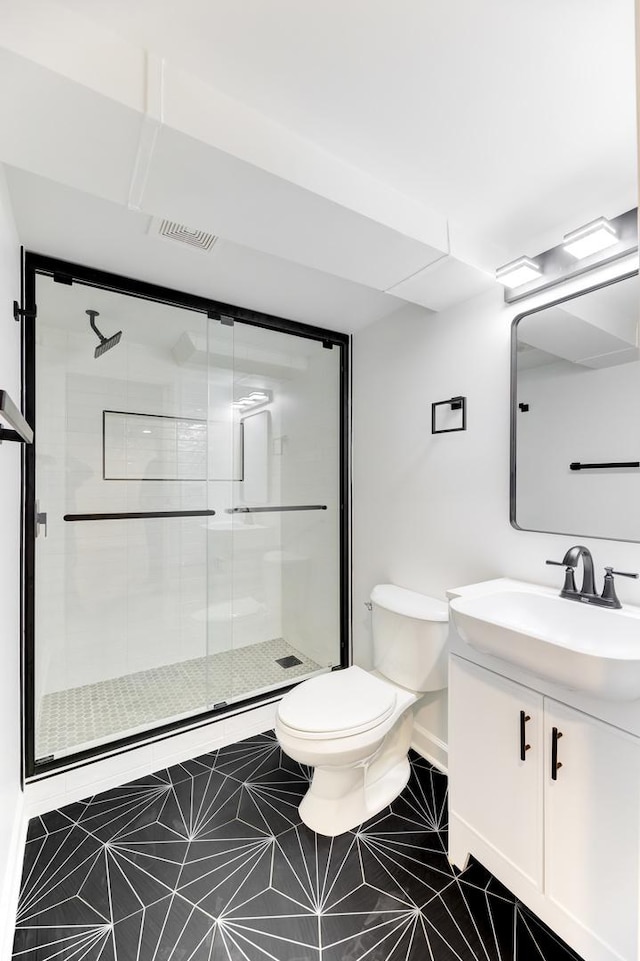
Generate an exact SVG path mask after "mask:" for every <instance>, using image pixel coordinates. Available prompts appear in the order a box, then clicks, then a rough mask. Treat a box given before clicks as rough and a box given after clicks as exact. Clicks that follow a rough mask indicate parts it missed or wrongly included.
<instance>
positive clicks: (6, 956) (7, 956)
mask: <svg viewBox="0 0 640 961" xmlns="http://www.w3.org/2000/svg"><path fill="white" fill-rule="evenodd" d="M28 826H29V818H28V817H27V813H26V808H25V804H24V795H23V794H22V793H20V797H19V800H18V803H17V805H16V812H15V817H14V821H13V828H12V831H11V845H10V848H9V854H8V857H7V860H6V863H5V865H4V877H3V878H2V879H1V890H0V893H1V897H0V961H11V955H12V954H13V935H14V930H15V926H16V914H17V912H18V897H19V895H20V881H21V879H22V863H23V860H24V846H25V842H26V839H27V828H28Z"/></svg>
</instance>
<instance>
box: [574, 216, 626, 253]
mask: <svg viewBox="0 0 640 961" xmlns="http://www.w3.org/2000/svg"><path fill="white" fill-rule="evenodd" d="M617 243H618V235H617V233H616V232H615V230H614V229H613V227H612V226H611V224H610V223H609V221H608V220H607V218H606V217H598V219H597V220H592V221H591V223H589V224H585V226H584V227H579V228H578V229H577V230H572V231H571V233H568V234H565V235H564V243H563V244H562V246H563V248H564V249H565V250H566V252H567V253H568V254H571V256H572V257H575V258H576V260H582V258H583V257H590V256H591V255H592V254H597V253H599V252H600V251H601V250H606V249H607V247H613V245H614V244H617Z"/></svg>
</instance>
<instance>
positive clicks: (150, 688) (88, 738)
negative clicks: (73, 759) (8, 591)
mask: <svg viewBox="0 0 640 961" xmlns="http://www.w3.org/2000/svg"><path fill="white" fill-rule="evenodd" d="M37 297H38V323H37V343H36V369H37V380H36V422H37V431H36V496H37V502H38V512H39V513H40V514H41V515H43V516H44V515H46V520H47V524H46V528H45V526H44V524H43V525H40V526H39V528H38V536H37V539H36V544H35V579H36V603H35V658H34V661H35V664H34V682H33V683H34V688H35V697H34V701H35V761H36V764H37V763H38V762H40V763H42V762H43V761H44V762H46V761H50V760H51V759H59V758H62V757H65V756H67V755H69V754H74V753H77V752H78V751H84V750H88V749H93V748H96V747H97V746H99V745H103V744H106V743H109V742H110V741H115V740H119V739H121V738H123V737H129V736H131V735H136V734H140V733H141V732H144V731H148V730H150V729H153V728H156V727H158V726H160V725H164V724H168V723H172V722H175V721H178V720H184V719H185V718H189V717H191V716H194V715H197V714H200V713H202V712H204V711H206V710H207V709H208V707H209V697H208V692H209V687H210V680H209V671H210V668H211V664H210V660H209V658H208V657H207V654H208V633H209V625H208V611H209V609H210V600H209V590H210V588H211V587H212V586H215V589H216V592H217V593H216V600H217V602H218V603H221V602H223V601H224V600H226V603H227V605H228V604H229V601H230V597H227V598H226V599H223V598H222V597H221V591H223V590H224V589H225V584H228V580H227V581H225V582H224V584H223V583H222V582H215V584H214V581H215V578H214V580H212V581H211V582H210V579H209V576H208V570H209V566H210V557H209V553H210V537H209V531H208V523H209V521H210V520H214V519H215V514H214V510H215V508H214V507H213V506H212V505H211V503H210V502H209V495H210V493H211V488H210V484H209V476H210V471H211V465H212V464H214V465H215V458H216V456H217V451H218V446H217V445H218V438H217V437H212V436H211V434H210V429H211V425H210V416H209V400H210V394H211V390H212V383H211V378H210V376H209V371H208V356H209V350H208V346H209V345H208V342H207V336H208V332H207V323H208V322H207V318H206V315H205V314H203V313H198V312H195V311H190V310H184V309H182V308H179V307H177V306H173V305H167V304H161V303H156V302H153V301H149V300H143V299H140V298H137V297H133V296H129V295H126V294H123V293H121V292H117V291H109V290H100V289H94V288H91V287H87V286H83V285H81V284H74V285H73V286H67V285H61V284H58V283H55V282H54V281H53V279H52V278H50V277H47V276H39V277H38V279H37ZM90 312H91V313H90ZM91 321H93V325H94V327H92V324H91ZM95 328H97V330H96V329H95ZM119 331H121V332H122V333H121V336H120V337H117V336H116V335H117V333H118V332H119ZM231 335H232V332H229V331H228V328H224V327H221V328H219V329H217V330H216V331H215V336H216V339H217V342H218V344H220V345H221V349H224V342H225V337H226V339H230V337H231ZM101 337H102V338H104V340H101V339H100V338H101ZM105 348H106V349H105ZM215 390H216V391H219V392H220V394H221V398H220V399H221V400H222V399H224V397H223V392H224V390H225V384H224V382H220V383H216V384H215ZM228 391H229V394H230V392H231V387H230V386H229V387H228ZM229 483H230V481H229ZM45 532H46V533H45ZM211 563H221V560H220V558H212V560H211Z"/></svg>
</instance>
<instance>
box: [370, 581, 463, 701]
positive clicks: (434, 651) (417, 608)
mask: <svg viewBox="0 0 640 961" xmlns="http://www.w3.org/2000/svg"><path fill="white" fill-rule="evenodd" d="M371 616H372V623H373V661H374V667H375V669H376V670H377V671H379V672H380V674H382V675H383V676H384V677H387V678H388V679H389V680H390V681H393V682H394V683H395V684H400V685H401V686H402V687H406V688H408V689H409V690H410V691H439V690H441V689H442V688H444V687H446V686H447V636H448V633H449V606H448V604H447V603H446V602H445V601H439V600H437V599H436V598H435V597H427V596H426V595H425V594H417V593H416V592H415V591H408V590H405V588H403V587H396V585H395V584H377V585H376V586H375V587H374V588H373V590H372V591H371Z"/></svg>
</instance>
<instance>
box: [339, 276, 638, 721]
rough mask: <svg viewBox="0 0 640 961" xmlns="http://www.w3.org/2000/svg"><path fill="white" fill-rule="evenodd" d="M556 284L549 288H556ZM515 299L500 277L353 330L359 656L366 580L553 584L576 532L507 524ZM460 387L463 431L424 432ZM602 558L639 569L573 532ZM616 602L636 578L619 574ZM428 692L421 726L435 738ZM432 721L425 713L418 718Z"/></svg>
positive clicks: (425, 587)
mask: <svg viewBox="0 0 640 961" xmlns="http://www.w3.org/2000/svg"><path fill="white" fill-rule="evenodd" d="M556 296H557V294H556ZM524 309H525V308H524V307H523V305H522V304H520V305H519V306H512V307H509V306H506V305H505V304H504V303H503V297H502V288H498V287H497V286H496V288H495V289H494V290H491V291H489V292H487V293H485V294H483V295H481V296H479V297H476V298H474V299H473V300H470V301H467V302H466V303H464V304H461V305H459V306H457V307H455V308H452V309H450V310H448V311H444V312H442V313H440V314H438V315H437V316H434V315H429V314H427V313H426V312H424V311H422V310H420V309H419V308H414V307H406V308H403V309H402V310H400V311H398V312H397V313H396V314H395V315H394V316H393V317H391V318H388V319H385V320H383V321H380V322H378V323H376V324H374V325H372V326H371V327H368V328H366V329H365V330H363V331H361V332H359V333H356V334H355V336H354V498H353V503H354V548H353V557H354V561H353V568H354V580H353V591H354V594H353V603H354V655H355V661H356V662H357V663H358V664H361V665H363V666H365V667H367V666H369V665H370V663H371V628H370V615H369V614H368V612H367V610H366V608H365V607H364V603H365V602H366V601H367V600H368V597H369V593H370V591H371V588H372V587H373V585H374V584H376V583H379V582H385V581H390V582H393V583H395V584H399V585H401V586H402V587H406V588H410V589H412V590H416V591H421V592H423V593H425V594H431V595H433V596H435V597H440V598H443V597H444V593H445V591H446V589H447V588H449V587H455V586H458V585H462V584H468V583H473V582H476V581H481V580H486V579H488V578H492V577H497V576H502V575H511V576H513V577H517V578H521V579H523V580H529V581H533V582H538V583H543V584H550V585H557V586H558V588H560V584H561V577H560V576H559V574H558V570H557V568H552V567H547V566H545V563H544V562H545V559H546V558H553V559H560V558H562V555H563V553H564V551H565V550H566V549H567V548H568V547H570V546H571V545H572V544H574V543H576V538H575V537H570V536H557V535H552V534H535V533H528V532H523V531H516V530H515V529H514V528H512V527H511V526H510V523H509V367H510V333H511V331H510V327H511V321H512V320H513V317H514V316H515V315H516V314H518V313H521V312H522V311H523V310H524ZM456 394H463V395H464V396H466V397H467V402H468V427H467V431H466V432H464V433H462V432H461V433H452V434H442V435H440V436H432V435H431V433H430V430H431V427H430V419H431V403H432V402H433V401H439V400H445V399H446V398H448V397H451V396H453V395H456ZM580 542H582V543H584V544H586V545H587V546H588V547H589V548H590V549H591V550H592V553H593V555H594V558H595V562H596V568H597V570H598V582H599V583H601V571H602V567H603V566H604V565H605V564H613V565H614V566H616V567H619V568H620V569H622V570H628V571H640V545H638V544H627V543H619V542H612V541H605V540H593V539H589V538H583V537H581V538H580ZM620 581H621V582H620V583H619V585H618V587H619V595H620V598H621V600H622V601H623V602H625V601H626V602H628V603H636V604H640V587H638V585H637V583H636V582H634V581H629V582H627V581H623V580H622V579H620ZM431 700H432V701H434V700H435V702H436V703H434V704H432V707H431V708H430V710H432V711H433V712H434V718H433V725H434V733H436V735H438V736H441V737H443V738H445V737H446V734H445V728H444V709H443V705H442V703H441V702H442V700H443V699H442V698H440V703H437V701H438V699H431ZM428 723H431V722H428Z"/></svg>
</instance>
